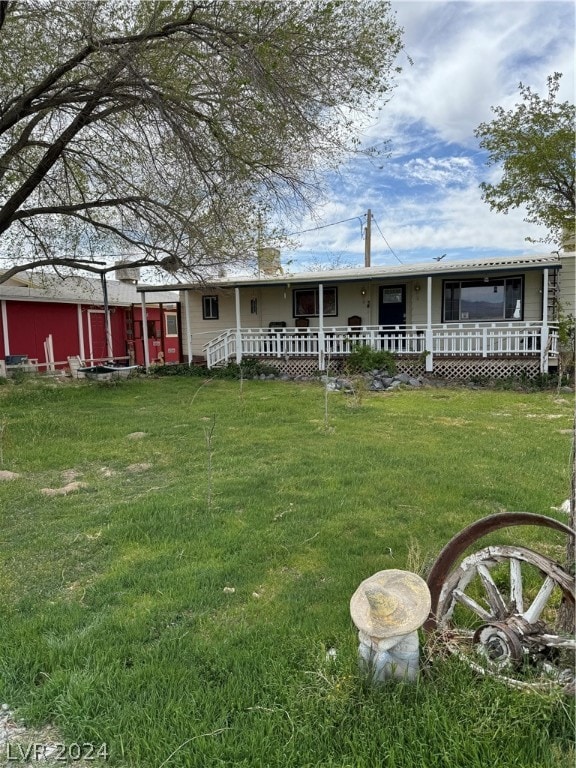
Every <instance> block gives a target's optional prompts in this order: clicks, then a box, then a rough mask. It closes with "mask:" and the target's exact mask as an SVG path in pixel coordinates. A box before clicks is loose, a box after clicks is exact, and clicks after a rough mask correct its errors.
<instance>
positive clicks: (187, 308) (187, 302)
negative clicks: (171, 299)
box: [184, 292, 192, 365]
mask: <svg viewBox="0 0 576 768" xmlns="http://www.w3.org/2000/svg"><path fill="white" fill-rule="evenodd" d="M184 314H185V317H186V354H187V355H188V365H191V364H192V333H191V329H190V293H189V292H187V293H186V295H185V296H184Z"/></svg>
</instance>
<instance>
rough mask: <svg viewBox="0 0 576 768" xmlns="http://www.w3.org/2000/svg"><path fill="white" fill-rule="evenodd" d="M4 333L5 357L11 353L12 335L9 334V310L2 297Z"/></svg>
mask: <svg viewBox="0 0 576 768" xmlns="http://www.w3.org/2000/svg"><path fill="white" fill-rule="evenodd" d="M0 303H1V304H2V335H3V336H4V357H6V355H9V354H10V336H9V335H8V311H7V310H6V301H5V300H4V299H2V302H0Z"/></svg>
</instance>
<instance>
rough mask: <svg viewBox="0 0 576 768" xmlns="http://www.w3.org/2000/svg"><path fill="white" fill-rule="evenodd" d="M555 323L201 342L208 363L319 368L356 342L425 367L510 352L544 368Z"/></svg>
mask: <svg viewBox="0 0 576 768" xmlns="http://www.w3.org/2000/svg"><path fill="white" fill-rule="evenodd" d="M557 330H558V329H557V327H556V326H555V325H543V324H542V323H537V322H532V323H531V322H524V323H458V324H452V323H450V324H446V323H443V324H434V325H432V324H431V325H430V326H427V325H396V326H382V325H375V326H374V325H372V326H326V327H323V328H296V327H293V328H289V327H285V328H284V327H273V328H237V329H235V328H229V329H227V330H225V331H223V332H222V333H220V334H219V335H218V336H217V337H216V338H214V339H211V340H210V341H209V342H208V343H207V344H206V345H205V348H204V350H205V354H206V362H207V365H208V368H212V367H215V366H219V365H225V364H227V363H229V362H236V363H238V364H240V363H241V362H242V359H243V358H247V357H248V358H259V359H260V358H261V359H266V360H270V361H273V360H287V359H294V358H314V359H315V360H316V361H317V367H318V369H319V370H326V368H327V367H328V366H329V364H330V362H331V361H335V360H338V359H345V358H346V357H347V356H348V355H350V353H351V352H352V351H353V350H354V348H355V347H356V346H357V345H365V346H368V347H370V348H372V349H374V350H377V351H386V352H390V353H392V354H393V355H394V356H397V357H398V358H406V359H407V360H411V361H413V362H419V363H420V365H421V367H422V368H423V369H424V370H425V371H427V372H429V373H431V372H433V371H434V363H435V358H447V357H448V358H450V357H453V358H480V359H488V358H493V359H498V358H507V359H511V358H516V359H525V360H527V359H532V360H534V361H537V362H538V367H539V370H540V372H546V371H548V368H549V366H550V364H554V362H555V360H556V357H557V342H558V332H557Z"/></svg>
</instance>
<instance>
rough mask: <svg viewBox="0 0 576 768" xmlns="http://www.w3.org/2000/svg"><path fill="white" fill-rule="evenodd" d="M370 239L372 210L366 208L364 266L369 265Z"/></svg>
mask: <svg viewBox="0 0 576 768" xmlns="http://www.w3.org/2000/svg"><path fill="white" fill-rule="evenodd" d="M371 239H372V211H371V210H370V208H368V213H367V214H366V229H365V230H364V266H365V267H369V266H370V247H371Z"/></svg>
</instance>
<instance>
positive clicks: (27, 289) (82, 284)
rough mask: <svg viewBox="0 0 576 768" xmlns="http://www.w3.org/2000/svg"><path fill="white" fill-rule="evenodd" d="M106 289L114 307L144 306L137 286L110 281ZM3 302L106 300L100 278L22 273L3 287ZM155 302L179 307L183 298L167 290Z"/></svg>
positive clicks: (92, 301) (91, 302) (96, 302)
mask: <svg viewBox="0 0 576 768" xmlns="http://www.w3.org/2000/svg"><path fill="white" fill-rule="evenodd" d="M14 283H16V284H14ZM106 288H107V292H108V304H109V305H110V306H117V307H118V306H131V305H132V304H140V303H141V301H142V295H141V294H140V293H138V291H137V290H136V285H135V284H133V283H124V282H120V281H118V280H109V279H107V280H106ZM0 299H14V300H19V301H47V302H56V303H59V304H79V303H82V304H98V305H101V304H102V303H103V301H104V299H103V295H102V283H101V282H100V278H94V277H80V276H71V277H65V278H58V277H52V276H42V277H41V278H35V277H34V276H31V275H29V274H25V273H20V275H19V276H18V279H17V280H16V281H12V280H11V281H10V282H9V283H3V284H1V285H0ZM154 301H155V302H156V303H158V304H176V303H177V302H178V301H179V297H178V294H177V293H175V292H173V291H168V290H165V291H159V292H157V293H156V295H155V297H154Z"/></svg>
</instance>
